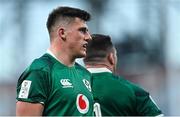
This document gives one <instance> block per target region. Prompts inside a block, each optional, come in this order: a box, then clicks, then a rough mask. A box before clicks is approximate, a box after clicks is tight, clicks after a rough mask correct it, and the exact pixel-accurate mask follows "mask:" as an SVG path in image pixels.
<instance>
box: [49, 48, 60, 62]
mask: <svg viewBox="0 0 180 117" xmlns="http://www.w3.org/2000/svg"><path fill="white" fill-rule="evenodd" d="M46 53H48V54H49V55H51V56H52V57H54V58H55V59H56V60H58V59H57V58H56V56H55V55H54V54H53V53H52V52H51V51H50V50H49V49H48V50H47V51H46ZM58 61H59V60H58Z"/></svg>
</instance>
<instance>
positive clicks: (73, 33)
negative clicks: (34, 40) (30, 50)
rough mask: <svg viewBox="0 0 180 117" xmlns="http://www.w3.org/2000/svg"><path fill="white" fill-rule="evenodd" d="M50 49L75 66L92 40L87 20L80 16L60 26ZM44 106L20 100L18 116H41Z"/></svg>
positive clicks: (56, 55) (66, 62) (53, 37)
mask: <svg viewBox="0 0 180 117" xmlns="http://www.w3.org/2000/svg"><path fill="white" fill-rule="evenodd" d="M50 35H51V36H50V38H51V43H50V47H49V50H50V51H51V52H52V53H53V54H54V55H55V57H56V58H57V59H58V60H59V61H60V62H61V63H63V64H64V65H66V66H69V67H70V66H73V65H74V62H75V59H76V58H81V57H85V56H86V45H87V44H88V41H89V40H91V36H90V34H89V32H88V27H87V25H86V23H85V21H83V20H81V19H80V18H75V20H74V21H73V22H72V23H70V24H68V25H66V26H64V25H60V26H58V27H57V28H56V29H55V30H54V31H53V32H52V33H51V34H50ZM43 110H44V106H43V105H42V104H40V103H28V102H21V101H18V102H17V103H16V115H17V116H29V115H31V116H41V115H42V113H43Z"/></svg>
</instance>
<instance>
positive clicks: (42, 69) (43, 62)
mask: <svg viewBox="0 0 180 117" xmlns="http://www.w3.org/2000/svg"><path fill="white" fill-rule="evenodd" d="M54 64H55V62H54V61H53V59H52V58H51V57H50V56H48V55H47V54H44V55H43V56H41V57H40V58H38V59H35V60H34V61H33V62H32V63H31V64H30V66H29V67H27V68H26V70H25V71H24V72H23V73H22V74H21V76H20V78H19V81H23V80H25V79H28V78H31V79H37V78H38V79H39V78H41V77H42V78H45V76H47V75H48V74H49V73H50V71H51V69H52V67H53V65H54Z"/></svg>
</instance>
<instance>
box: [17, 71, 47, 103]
mask: <svg viewBox="0 0 180 117" xmlns="http://www.w3.org/2000/svg"><path fill="white" fill-rule="evenodd" d="M47 77H48V75H47V73H46V72H44V71H40V70H34V71H31V72H29V73H27V74H26V75H22V76H21V77H20V79H19V80H18V83H17V97H16V99H17V100H18V101H25V102H31V103H42V104H44V103H45V101H46V100H47V95H48V80H47Z"/></svg>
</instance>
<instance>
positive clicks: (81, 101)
mask: <svg viewBox="0 0 180 117" xmlns="http://www.w3.org/2000/svg"><path fill="white" fill-rule="evenodd" d="M76 106H77V109H78V111H79V112H80V113H82V114H85V113H87V112H88V110H89V100H88V98H87V97H86V96H85V95H83V94H78V95H77V99H76Z"/></svg>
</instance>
